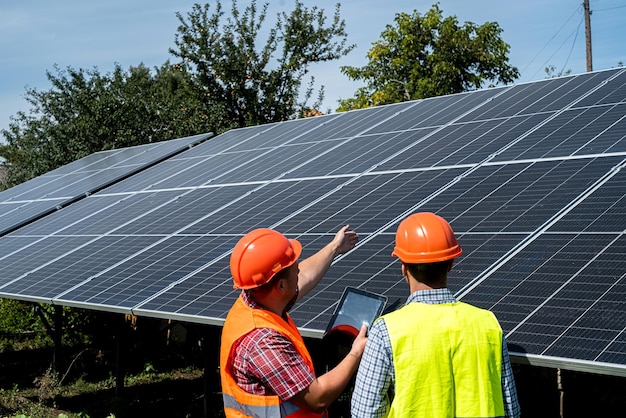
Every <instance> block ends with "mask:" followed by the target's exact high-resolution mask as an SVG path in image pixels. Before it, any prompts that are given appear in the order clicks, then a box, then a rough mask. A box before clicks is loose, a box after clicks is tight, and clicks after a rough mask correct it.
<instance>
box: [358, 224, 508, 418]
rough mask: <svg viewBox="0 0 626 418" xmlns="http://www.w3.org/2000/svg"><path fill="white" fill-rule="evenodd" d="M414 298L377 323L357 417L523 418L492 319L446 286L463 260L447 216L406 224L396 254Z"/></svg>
mask: <svg viewBox="0 0 626 418" xmlns="http://www.w3.org/2000/svg"><path fill="white" fill-rule="evenodd" d="M392 255H393V256H396V257H398V258H399V259H400V261H401V262H402V265H401V271H402V276H403V277H404V279H405V280H406V282H407V284H408V285H409V290H410V296H409V298H408V300H407V303H406V305H405V306H404V307H402V308H400V309H398V310H396V311H394V312H391V313H388V314H386V315H383V316H382V317H380V318H379V319H378V320H377V321H376V322H374V324H373V325H372V327H371V329H370V331H369V334H368V341H367V345H366V347H365V352H364V353H363V359H362V361H361V364H360V366H359V370H358V372H357V377H356V382H355V388H354V392H353V395H352V406H351V410H352V416H353V417H357V418H359V417H367V418H372V417H429V418H437V417H504V416H507V417H509V416H510V417H517V416H519V414H520V408H519V403H518V400H517V391H516V388H515V381H514V379H513V372H512V370H511V364H510V361H509V354H508V350H507V346H506V341H505V339H504V337H503V334H502V329H501V328H500V325H499V323H498V321H497V319H496V317H495V316H494V315H493V313H491V312H489V311H487V310H483V309H479V308H477V307H474V306H471V305H469V304H466V303H463V302H459V301H457V300H456V299H455V297H454V296H453V295H452V292H450V290H448V289H447V288H446V285H447V274H448V272H449V271H450V269H451V268H452V263H453V260H454V258H456V257H458V256H460V255H461V246H460V245H459V243H458V241H457V239H456V237H455V236H454V232H453V231H452V228H451V227H450V225H449V224H448V222H447V221H446V220H445V219H443V218H442V217H440V216H438V215H435V214H434V213H430V212H421V213H416V214H413V215H410V216H409V217H407V218H406V219H404V220H403V221H402V222H401V223H400V225H399V226H398V229H397V231H396V245H395V248H394V250H393V254H392Z"/></svg>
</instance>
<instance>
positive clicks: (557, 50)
mask: <svg viewBox="0 0 626 418" xmlns="http://www.w3.org/2000/svg"><path fill="white" fill-rule="evenodd" d="M582 23H583V16H581V17H580V22H578V25H576V28H575V29H574V30H573V31H572V32H571V33H570V34H569V35H568V36H567V38H565V40H564V41H563V42H562V43H561V45H559V47H558V48H557V49H556V50H555V51H554V52H553V53H552V55H550V57H548V59H547V60H546V61H545V62H544V63H543V65H542V66H541V67H540V68H538V69H537V71H535V73H534V74H533V75H532V77H531V79H534V78H535V76H536V75H537V73H538V72H539V71H540V70H542V69H544V68H545V67H546V65H547V64H548V62H550V60H551V59H552V57H554V55H556V53H557V52H559V51H560V50H561V48H562V47H563V45H565V43H566V42H567V41H568V40H569V39H570V38H571V37H572V36H574V41H576V37H577V36H578V30H579V29H580V25H581V24H582ZM570 54H571V51H570ZM567 59H568V60H569V56H568V58H567Z"/></svg>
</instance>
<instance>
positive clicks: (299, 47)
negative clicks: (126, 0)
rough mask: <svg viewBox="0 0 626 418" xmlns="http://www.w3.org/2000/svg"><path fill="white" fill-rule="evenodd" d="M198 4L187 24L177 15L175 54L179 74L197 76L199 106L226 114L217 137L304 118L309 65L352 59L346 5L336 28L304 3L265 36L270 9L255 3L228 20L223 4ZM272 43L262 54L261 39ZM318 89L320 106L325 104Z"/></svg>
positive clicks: (335, 22) (281, 16)
mask: <svg viewBox="0 0 626 418" xmlns="http://www.w3.org/2000/svg"><path fill="white" fill-rule="evenodd" d="M214 5H215V10H214V11H213V12H212V13H210V10H209V9H210V6H209V4H205V5H200V4H195V5H194V6H193V9H192V11H191V12H189V13H188V16H187V17H186V18H185V17H183V16H182V15H181V14H180V13H178V14H177V17H178V19H179V20H180V26H179V27H178V32H177V34H176V38H175V44H176V48H171V49H170V53H172V54H173V55H174V56H176V57H178V58H180V60H181V61H180V64H179V66H180V69H181V71H184V72H187V73H190V74H192V75H193V79H194V80H195V83H196V84H197V88H198V92H199V93H200V99H201V100H202V101H203V102H204V103H205V105H206V106H207V107H213V108H221V109H222V111H221V112H219V113H218V115H217V116H216V118H217V119H216V120H215V121H214V122H215V124H216V128H215V131H221V130H224V129H225V128H233V127H244V126H250V125H258V124H264V123H269V122H277V121H282V120H287V119H292V118H295V117H297V116H298V115H299V114H303V113H306V112H307V110H309V109H310V108H311V107H310V106H309V105H308V101H309V100H310V98H311V96H312V94H313V90H314V87H313V86H314V81H315V79H314V77H311V78H310V81H309V82H308V84H307V86H306V89H305V91H304V94H303V96H304V97H303V98H301V97H300V96H301V88H302V87H303V84H302V83H303V79H304V77H305V76H306V75H307V73H308V71H309V67H310V65H311V64H314V63H318V62H323V61H330V60H335V59H338V58H340V57H341V56H343V55H345V54H347V53H348V52H349V51H350V50H352V49H353V48H354V46H346V41H347V35H346V33H345V22H344V20H342V19H341V17H340V14H339V11H340V5H339V4H337V5H336V7H335V13H334V15H333V18H332V21H331V23H330V24H327V23H326V20H327V17H326V15H325V14H324V10H323V9H318V8H317V7H312V8H311V9H307V8H306V7H304V6H303V5H302V3H300V2H299V1H296V2H295V8H294V9H293V10H292V11H291V12H290V13H289V14H287V13H284V12H283V13H279V14H277V19H276V23H275V25H274V26H273V27H272V28H270V29H268V30H266V31H264V30H263V27H264V23H265V20H266V16H267V10H268V5H269V4H268V3H266V4H265V5H264V6H263V7H262V8H261V9H260V11H259V10H258V9H257V5H256V1H254V0H253V1H252V2H251V4H250V5H249V6H248V7H246V8H245V10H244V11H243V12H241V11H240V10H239V9H238V8H237V3H236V1H233V3H232V12H231V17H227V18H224V12H223V10H222V5H221V2H220V1H219V0H218V1H216V2H215V3H214ZM262 33H263V34H266V35H267V39H266V41H265V43H264V45H263V46H262V47H257V43H260V41H259V38H260V36H261V34H262ZM323 94H324V89H323V87H321V88H320V90H319V91H318V97H317V101H316V103H314V104H313V105H312V107H313V108H315V107H318V106H319V104H320V103H321V101H322V100H323Z"/></svg>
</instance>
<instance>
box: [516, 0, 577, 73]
mask: <svg viewBox="0 0 626 418" xmlns="http://www.w3.org/2000/svg"><path fill="white" fill-rule="evenodd" d="M581 8H582V5H579V6H578V7H576V10H574V12H573V13H572V14H571V15H570V16H569V17H568V18H567V20H566V21H565V22H564V23H563V24H562V25H561V27H560V28H559V29H558V30H557V31H556V33H555V34H554V35H552V37H551V38H550V39H549V40H548V41H547V42H546V43H545V44H544V46H543V47H542V48H541V50H539V52H537V54H536V55H535V56H534V57H533V59H531V60H530V61H529V62H528V64H526V67H524V69H523V70H522V73H524V72H525V71H526V70H527V69H528V68H529V67H530V65H531V64H532V63H533V62H534V61H535V59H537V57H538V56H539V55H541V53H542V52H543V50H544V49H546V47H547V46H548V44H549V43H550V42H552V40H553V39H554V38H555V37H556V36H557V35H558V34H559V33H560V32H561V30H562V29H563V28H564V27H565V25H567V24H568V23H569V21H570V20H572V17H574V15H575V14H576V12H579V13H580V9H581ZM578 26H580V24H579V25H578ZM570 36H571V35H570ZM555 53H556V52H555ZM552 55H554V54H552ZM550 58H552V57H550ZM544 65H545V64H544ZM535 74H537V73H535ZM535 74H533V77H534V76H535ZM533 77H531V78H533Z"/></svg>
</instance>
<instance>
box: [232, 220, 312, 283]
mask: <svg viewBox="0 0 626 418" xmlns="http://www.w3.org/2000/svg"><path fill="white" fill-rule="evenodd" d="M301 253H302V245H301V244H300V242H298V241H296V240H295V239H288V238H287V237H286V236H284V235H283V234H281V233H280V232H278V231H274V230H273V229H267V228H259V229H255V230H253V231H250V232H248V233H247V234H246V235H244V236H243V237H242V238H241V239H240V240H239V242H237V244H236V245H235V248H234V249H233V252H232V254H231V255H230V272H231V274H232V275H233V280H234V281H235V283H234V285H233V287H234V288H235V289H252V288H254V287H259V286H262V285H264V284H265V283H267V282H269V281H270V280H271V279H272V277H274V275H275V274H276V273H278V272H279V271H281V270H282V269H284V268H285V267H289V266H291V265H292V264H293V263H295V262H296V261H297V260H298V257H300V254H301Z"/></svg>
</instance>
